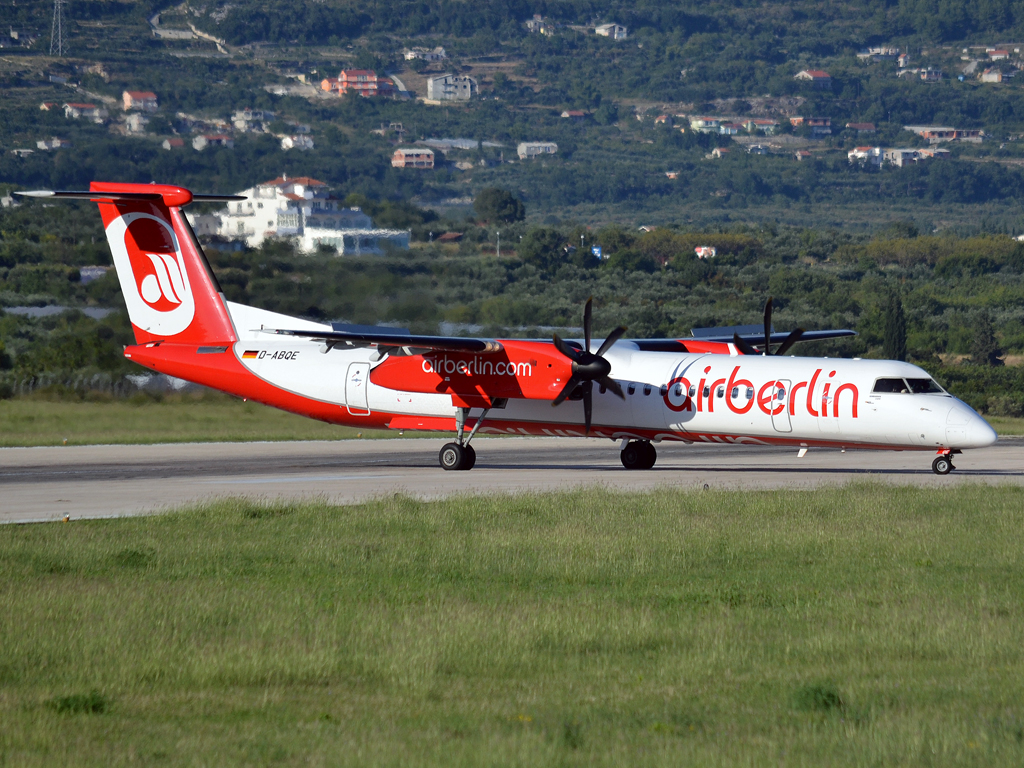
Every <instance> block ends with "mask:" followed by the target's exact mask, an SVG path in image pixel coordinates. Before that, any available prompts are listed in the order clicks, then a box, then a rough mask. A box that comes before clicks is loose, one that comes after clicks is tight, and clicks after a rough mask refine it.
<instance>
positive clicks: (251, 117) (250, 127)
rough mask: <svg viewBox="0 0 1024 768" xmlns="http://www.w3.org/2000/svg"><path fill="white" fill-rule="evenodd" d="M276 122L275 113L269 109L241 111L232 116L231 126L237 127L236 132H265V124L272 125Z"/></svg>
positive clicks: (247, 108) (246, 109)
mask: <svg viewBox="0 0 1024 768" xmlns="http://www.w3.org/2000/svg"><path fill="white" fill-rule="evenodd" d="M273 120H274V113H273V112H271V111H270V110H267V109H250V108H249V107H246V108H245V109H239V110H237V111H236V112H235V114H233V115H232V116H231V124H232V125H234V126H235V130H236V131H241V132H242V133H247V132H249V131H264V130H266V126H265V125H264V123H270V122H273Z"/></svg>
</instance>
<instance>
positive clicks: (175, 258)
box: [89, 181, 236, 344]
mask: <svg viewBox="0 0 1024 768" xmlns="http://www.w3.org/2000/svg"><path fill="white" fill-rule="evenodd" d="M89 190H90V191H91V192H100V193H102V192H110V193H129V194H140V193H141V194H153V195H160V198H159V199H154V200H145V201H139V200H109V201H108V200H102V199H99V198H100V197H101V196H99V195H98V196H97V199H98V202H99V206H100V215H101V216H102V217H103V227H104V229H105V230H106V233H107V243H108V244H109V245H110V252H111V254H112V255H113V257H114V267H115V269H116V270H117V277H118V280H119V281H120V282H121V292H122V293H123V294H124V300H125V304H127V305H128V317H129V318H130V319H131V322H132V327H133V328H134V329H135V339H136V341H138V342H139V343H140V344H144V343H146V342H148V341H156V340H167V341H172V340H173V341H175V342H181V343H184V344H211V343H231V342H233V341H235V340H236V336H235V329H234V327H233V326H232V324H231V318H230V316H229V315H228V312H227V308H226V307H225V305H224V297H223V296H222V295H221V290H220V285H219V284H218V283H217V278H216V277H215V276H214V274H213V271H212V270H211V269H210V265H209V262H207V260H206V255H205V254H204V253H203V249H202V248H201V247H200V245H199V243H198V242H197V240H196V237H195V234H194V233H193V232H192V228H191V227H190V226H189V224H188V221H187V220H186V219H185V214H183V213H182V212H181V208H182V206H185V205H188V204H189V203H190V202H192V193H191V192H190V191H189V190H187V189H182V188H181V187H171V186H164V185H158V184H110V183H106V182H98V181H94V182H92V184H90V185H89Z"/></svg>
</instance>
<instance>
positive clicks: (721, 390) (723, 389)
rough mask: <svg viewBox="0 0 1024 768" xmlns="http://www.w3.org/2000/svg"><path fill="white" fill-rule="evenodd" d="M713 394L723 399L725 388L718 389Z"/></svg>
mask: <svg viewBox="0 0 1024 768" xmlns="http://www.w3.org/2000/svg"><path fill="white" fill-rule="evenodd" d="M715 394H716V395H718V396H719V397H725V387H719V388H718V391H717V392H716V393H715Z"/></svg>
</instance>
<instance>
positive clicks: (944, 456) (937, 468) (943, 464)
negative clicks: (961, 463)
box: [932, 453, 956, 475]
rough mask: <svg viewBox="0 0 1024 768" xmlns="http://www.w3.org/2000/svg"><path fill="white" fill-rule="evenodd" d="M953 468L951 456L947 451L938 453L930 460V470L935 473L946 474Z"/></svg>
mask: <svg viewBox="0 0 1024 768" xmlns="http://www.w3.org/2000/svg"><path fill="white" fill-rule="evenodd" d="M954 469H956V467H954V466H953V456H952V454H949V453H940V454H939V455H938V456H936V457H935V461H933V462H932V472H934V473H935V474H936V475H948V474H949V473H950V472H951V471H952V470H954Z"/></svg>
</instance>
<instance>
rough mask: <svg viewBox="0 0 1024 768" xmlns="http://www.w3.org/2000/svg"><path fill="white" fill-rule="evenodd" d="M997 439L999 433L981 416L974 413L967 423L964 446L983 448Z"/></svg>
mask: <svg viewBox="0 0 1024 768" xmlns="http://www.w3.org/2000/svg"><path fill="white" fill-rule="evenodd" d="M998 439H999V435H997V434H996V431H995V430H994V429H992V427H991V426H990V425H989V423H988V422H987V421H985V420H984V419H983V418H981V416H977V415H975V417H974V418H973V419H971V421H970V423H969V424H968V425H967V445H965V446H964V447H965V448H984V447H986V446H988V445H992V444H993V443H994V442H995V441H996V440H998Z"/></svg>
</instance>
